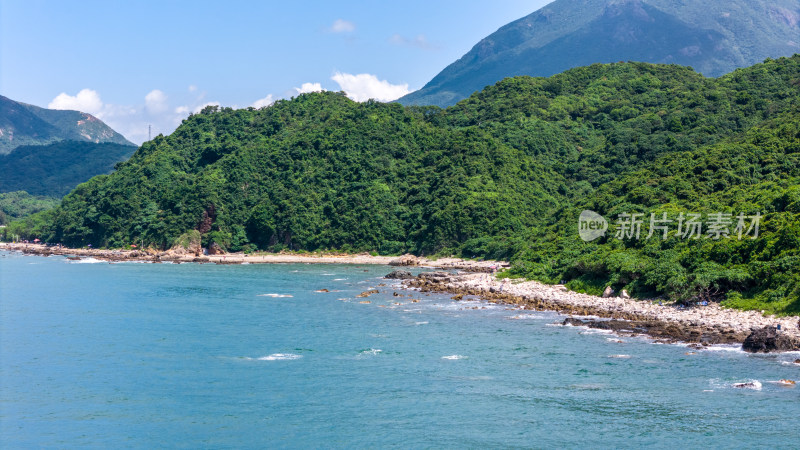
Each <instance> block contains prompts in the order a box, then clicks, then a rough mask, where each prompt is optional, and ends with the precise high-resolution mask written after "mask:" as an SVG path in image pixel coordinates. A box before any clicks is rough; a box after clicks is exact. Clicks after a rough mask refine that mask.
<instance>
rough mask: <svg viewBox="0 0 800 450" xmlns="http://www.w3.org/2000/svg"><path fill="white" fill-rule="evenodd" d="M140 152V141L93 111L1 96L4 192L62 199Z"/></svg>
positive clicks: (1, 185) (0, 147)
mask: <svg viewBox="0 0 800 450" xmlns="http://www.w3.org/2000/svg"><path fill="white" fill-rule="evenodd" d="M135 151H136V146H135V145H134V144H132V143H131V142H129V141H128V140H127V139H125V138H124V137H123V136H122V135H121V134H119V133H117V132H116V131H114V130H112V129H111V128H110V127H109V126H108V125H106V124H105V123H103V122H102V121H100V120H99V119H97V118H96V117H94V116H92V115H91V114H86V113H82V112H78V111H62V110H54V109H46V108H39V107H38V106H33V105H28V104H25V103H20V102H15V101H13V100H11V99H9V98H7V97H3V96H0V193H4V192H15V191H25V192H27V193H29V194H31V195H33V196H49V197H62V196H63V195H65V194H66V193H68V192H69V191H71V190H72V189H74V188H75V186H77V185H78V184H80V183H82V182H84V181H86V180H88V179H89V178H91V177H93V176H95V175H99V174H104V173H110V172H111V171H112V170H113V169H114V164H116V163H118V162H120V161H124V160H125V159H127V158H129V157H130V156H131V155H132V154H133V152H135ZM34 210H35V208H33V209H32V208H23V209H22V211H34ZM7 216H8V217H11V218H19V217H21V216H18V215H16V214H7ZM23 216H24V214H23Z"/></svg>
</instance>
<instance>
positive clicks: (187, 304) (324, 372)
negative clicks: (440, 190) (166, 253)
mask: <svg viewBox="0 0 800 450" xmlns="http://www.w3.org/2000/svg"><path fill="white" fill-rule="evenodd" d="M388 271H389V269H388V268H387V267H381V266H347V265H302V264H297V265H239V266H219V265H208V264H206V265H199V264H181V265H171V264H137V263H122V264H108V263H95V264H87V263H84V262H83V261H81V262H72V261H68V260H66V259H64V258H61V257H50V258H43V257H35V256H22V255H19V254H12V253H0V313H1V315H0V363H1V366H0V367H1V369H2V372H1V373H0V447H3V448H27V447H61V448H64V447H79V446H80V447H97V448H120V447H121V448H125V447H137V448H145V447H162V448H163V447H182V448H205V447H211V448H230V447H236V448H264V447H302V448H307V447H313V448H320V447H323V448H330V447H403V448H420V447H459V448H463V447H468V448H477V447H492V448H496V447H598V446H600V447H641V446H645V445H647V446H658V447H673V448H674V447H678V446H692V447H696V446H704V447H713V448H731V447H757V446H771V447H784V448H785V447H797V445H798V444H797V442H798V440H797V436H798V426H799V425H800V387H797V388H785V387H781V386H779V385H777V384H775V383H771V382H770V381H775V380H779V379H781V378H790V379H800V366H798V365H794V364H792V363H791V361H793V360H794V359H796V358H798V357H800V355H797V354H784V355H767V356H765V355H761V356H753V355H747V354H744V353H742V352H740V351H738V350H736V349H733V348H730V347H718V348H715V349H714V350H711V351H703V352H699V353H697V354H693V355H687V354H686V353H687V352H688V349H687V348H686V347H684V346H678V345H656V344H652V343H650V342H648V341H647V340H646V339H644V338H621V339H622V341H623V342H622V343H620V342H614V341H615V340H617V338H616V337H615V336H612V335H607V334H602V333H598V332H592V331H589V330H586V329H583V328H575V327H562V326H553V323H554V322H557V321H559V320H560V317H559V316H558V315H556V314H553V313H534V312H530V311H519V310H516V311H512V310H507V309H506V308H505V307H503V306H494V305H490V304H486V303H482V302H478V301H467V302H454V301H452V300H450V299H449V298H448V297H447V296H443V295H430V296H425V295H424V294H420V293H413V294H414V295H413V298H416V299H419V300H420V301H419V302H418V303H412V302H411V301H410V300H411V298H409V297H394V296H392V293H393V292H395V290H394V289H392V287H391V285H389V286H384V287H379V289H381V293H380V294H376V295H373V296H371V297H369V298H368V299H366V300H369V301H370V302H371V303H369V304H362V303H360V301H362V300H365V299H361V298H355V296H356V295H358V294H359V293H360V292H362V291H365V290H367V289H368V288H370V287H377V286H378V285H379V284H380V283H386V281H385V280H381V279H380V278H379V277H380V276H382V275H384V274H385V273H387V272H388ZM323 288H325V289H329V290H331V291H334V292H329V293H317V292H315V291H316V290H318V289H323ZM398 292H399V293H401V294H404V295H405V294H407V292H403V291H398ZM265 294H272V295H271V296H270V295H265ZM395 302H397V303H401V304H400V305H395V304H394V303H395ZM382 306H383V307H382ZM483 307H486V309H481V308H483ZM472 308H478V309H472ZM749 380H759V382H760V383H761V384H762V388H761V389H760V390H753V389H737V388H734V387H732V384H733V383H737V382H746V381H749Z"/></svg>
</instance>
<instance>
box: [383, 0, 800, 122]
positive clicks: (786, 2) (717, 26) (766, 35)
mask: <svg viewBox="0 0 800 450" xmlns="http://www.w3.org/2000/svg"><path fill="white" fill-rule="evenodd" d="M797 52H800V0H769V1H766V0H706V1H691V0H688V1H687V0H684V1H681V0H622V1H620V0H557V1H555V2H553V3H551V4H549V5H547V6H545V7H544V8H541V9H540V10H538V11H536V12H534V13H533V14H530V15H528V16H526V17H523V18H522V19H519V20H517V21H514V22H511V23H509V24H508V25H505V26H503V27H502V28H500V29H499V30H497V31H496V32H495V33H493V34H491V35H490V36H488V37H486V38H485V39H483V40H481V41H480V42H479V43H478V44H477V45H475V47H473V48H472V50H470V51H469V52H468V53H467V54H466V55H464V56H463V57H461V59H459V60H458V61H456V62H454V63H452V64H450V65H449V66H447V67H446V68H445V69H444V70H443V71H442V72H440V73H439V74H438V75H436V77H434V78H433V79H432V80H431V81H430V82H429V83H428V84H426V85H425V86H424V87H423V88H422V89H420V90H418V91H416V92H412V93H410V94H408V95H406V96H404V97H402V98H400V99H399V100H398V102H400V103H402V104H404V105H438V106H442V107H445V106H450V105H453V104H455V103H456V102H458V101H459V100H461V99H464V98H466V97H468V96H470V95H471V94H472V93H473V92H475V91H479V90H481V89H483V88H484V87H486V86H488V85H492V84H494V83H496V82H497V81H500V80H501V79H503V78H506V77H511V76H517V75H530V76H544V77H547V76H550V75H553V74H556V73H559V72H562V71H564V70H567V69H569V68H572V67H578V66H584V65H589V64H592V63H597V62H603V63H607V62H617V61H643V62H651V63H674V64H680V65H687V66H692V67H693V68H694V69H695V70H697V71H698V72H700V73H702V74H704V75H706V76H710V77H717V76H720V75H723V74H725V73H728V72H731V71H733V70H734V69H736V68H740V67H747V66H750V65H753V64H755V63H758V62H761V61H763V60H764V59H766V58H768V57H773V58H774V57H779V56H790V55H792V54H794V53H797Z"/></svg>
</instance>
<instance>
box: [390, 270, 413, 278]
mask: <svg viewBox="0 0 800 450" xmlns="http://www.w3.org/2000/svg"><path fill="white" fill-rule="evenodd" d="M383 278H388V279H390V280H408V279H411V278H414V275H411V272H409V271H407V270H400V269H396V270H393V271H391V272H390V273H389V274H388V275H386V276H385V277H383Z"/></svg>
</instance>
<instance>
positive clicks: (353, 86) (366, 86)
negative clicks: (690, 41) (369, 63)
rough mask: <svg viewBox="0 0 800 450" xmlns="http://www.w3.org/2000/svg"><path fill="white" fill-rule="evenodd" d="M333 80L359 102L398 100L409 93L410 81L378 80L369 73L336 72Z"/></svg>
mask: <svg viewBox="0 0 800 450" xmlns="http://www.w3.org/2000/svg"><path fill="white" fill-rule="evenodd" d="M331 80H333V81H335V82H336V83H338V84H339V87H340V88H341V89H342V90H343V91H345V92H346V93H347V96H348V97H350V98H351V99H353V100H355V101H357V102H363V101H366V100H369V99H371V98H372V99H375V100H379V101H382V102H388V101H392V100H397V99H398V98H400V97H402V96H404V95H406V94H408V92H409V90H408V83H405V84H391V83H389V82H388V81H386V80H378V77H376V76H375V75H372V74H369V73H360V74H358V75H352V74H349V73H341V72H336V73H335V74H334V75H333V76H332V77H331Z"/></svg>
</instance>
